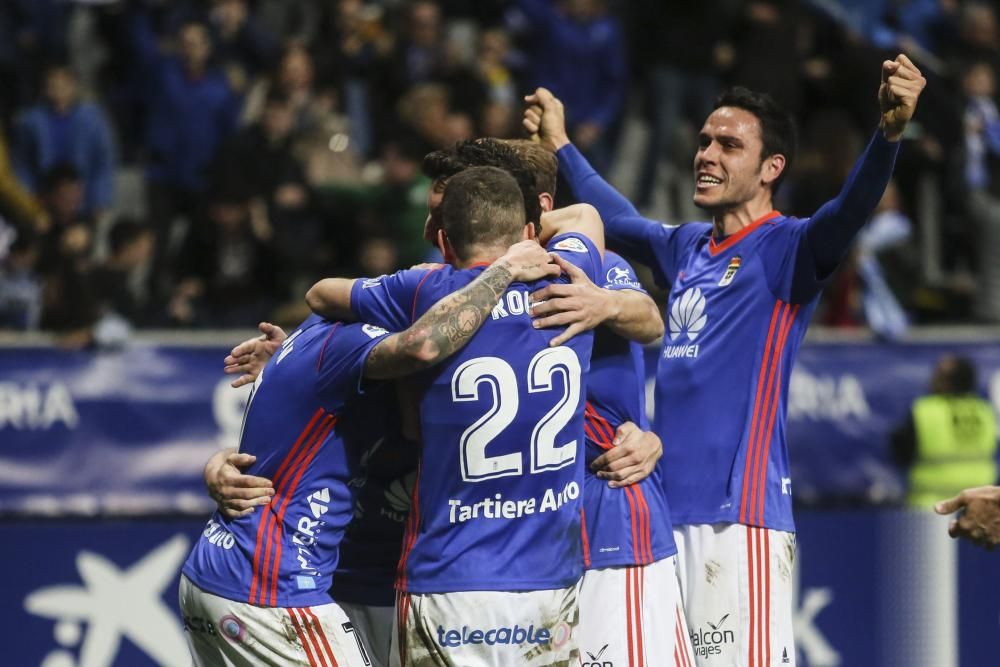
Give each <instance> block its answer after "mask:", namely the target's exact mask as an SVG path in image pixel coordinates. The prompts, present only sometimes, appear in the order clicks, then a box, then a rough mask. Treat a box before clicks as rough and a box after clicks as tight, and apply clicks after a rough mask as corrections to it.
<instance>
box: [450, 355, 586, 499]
mask: <svg viewBox="0 0 1000 667" xmlns="http://www.w3.org/2000/svg"><path fill="white" fill-rule="evenodd" d="M557 373H558V374H561V375H562V376H563V383H562V384H563V393H562V396H561V397H560V398H559V400H558V401H556V404H555V405H554V406H553V407H552V409H551V410H549V411H548V412H547V413H546V414H545V416H543V417H542V418H541V419H540V420H539V421H538V423H537V424H535V427H534V429H533V430H532V432H531V461H530V464H531V472H532V473H537V472H542V471H544V470H558V469H559V468H563V467H565V466H568V465H570V464H572V463H573V462H574V461H575V460H576V446H577V441H576V440H571V441H570V442H567V443H563V444H561V445H557V444H556V436H557V435H558V434H559V432H560V431H562V429H563V428H565V427H566V425H567V424H568V423H569V421H570V420H571V419H572V418H573V415H574V414H575V413H576V409H577V406H578V405H579V403H580V360H579V359H578V358H577V356H576V353H575V352H574V351H573V350H572V349H570V348H568V347H552V348H548V349H545V350H542V351H541V352H539V353H538V354H536V355H535V357H534V358H533V359H532V360H531V363H530V364H529V366H528V393H529V394H534V393H538V392H548V391H553V390H554V386H553V378H554V376H555V375H556V374H557ZM481 391H489V392H490V393H491V394H492V398H493V405H492V407H491V408H490V409H489V410H488V411H487V412H486V414H484V415H483V416H482V417H480V418H479V419H477V420H476V421H475V422H474V423H473V424H472V425H471V426H469V428H467V429H465V432H464V433H462V439H461V442H460V450H459V451H460V457H461V464H462V479H463V480H465V481H466V482H479V481H482V480H485V479H493V478H496V477H507V476H509V475H521V474H523V472H524V470H523V462H522V458H521V454H520V452H512V453H510V454H502V455H499V456H487V455H486V447H487V446H488V445H489V444H490V443H491V442H492V441H493V440H494V439H495V438H496V437H497V436H498V435H500V433H501V432H503V430H504V429H506V428H507V427H508V426H510V424H511V422H513V421H514V418H515V417H516V416H517V410H518V407H519V402H520V398H519V396H520V393H519V392H518V388H517V376H516V375H515V374H514V369H513V368H511V366H510V364H508V363H507V362H506V361H504V360H503V359H500V358H499V357H477V358H475V359H470V360H469V361H467V362H465V363H464V364H462V365H461V366H459V367H458V369H457V370H456V371H455V374H454V375H453V376H452V378H451V396H452V400H453V401H454V402H456V403H457V402H463V401H477V400H479V398H480V392H481Z"/></svg>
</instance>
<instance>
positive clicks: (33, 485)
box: [0, 341, 1000, 516]
mask: <svg viewBox="0 0 1000 667" xmlns="http://www.w3.org/2000/svg"><path fill="white" fill-rule="evenodd" d="M226 342H227V343H228V342H230V341H226ZM234 342H235V341H234ZM227 351H228V348H226V347H221V346H220V347H203V348H202V347H179V346H164V345H142V344H139V345H134V346H131V347H129V348H126V349H125V350H121V351H113V352H67V351H63V350H57V349H52V348H2V347H0V513H3V514H10V513H31V514H34V515H39V514H41V515H55V516H58V515H63V514H66V513H76V514H84V515H93V514H143V513H173V512H181V513H191V512H203V511H206V510H207V509H208V507H209V504H208V499H207V498H206V497H205V494H204V491H203V487H202V483H201V470H202V467H203V465H204V462H205V461H206V460H207V459H208V457H209V456H211V454H212V453H213V452H214V451H216V450H217V448H218V447H225V446H233V445H235V444H236V442H237V439H238V434H239V429H240V424H241V421H242V415H243V407H244V405H245V402H246V397H247V395H248V390H247V389H245V388H244V389H240V390H234V389H232V388H230V387H229V381H230V379H231V378H228V377H226V376H224V375H223V374H222V373H221V367H222V359H223V358H224V356H225V354H226V353H227ZM945 353H957V354H963V355H966V356H968V357H969V358H971V359H972V360H973V361H974V362H975V364H976V366H977V368H978V370H979V378H980V385H981V390H982V392H983V394H984V395H985V396H990V397H991V398H992V400H993V402H994V404H995V405H998V406H1000V341H995V342H989V343H983V342H976V343H961V342H956V343H907V344H892V345H884V344H878V343H854V344H843V343H808V344H806V345H804V346H803V347H802V349H801V351H800V353H799V359H798V363H797V365H796V368H795V373H794V374H793V376H792V381H791V391H790V394H789V401H788V434H789V442H790V446H791V464H792V473H793V474H792V480H793V484H794V487H793V492H794V494H795V497H796V498H797V500H799V501H800V502H807V503H811V502H818V501H822V500H824V499H830V498H836V499H843V498H850V499H858V500H868V501H873V502H883V501H887V500H893V499H897V498H899V497H901V495H902V492H903V477H902V475H901V474H900V471H898V470H897V469H896V468H895V467H894V466H893V464H892V461H891V458H890V456H889V434H890V433H891V431H892V430H893V428H895V426H897V425H898V424H899V423H901V421H902V420H904V419H906V418H907V415H908V411H909V405H910V403H911V401H912V400H913V399H914V398H915V397H917V396H918V395H920V394H921V393H923V392H924V391H925V389H926V387H927V384H928V381H929V379H930V374H931V370H932V368H933V366H934V363H935V362H936V361H937V359H938V358H939V357H940V356H941V355H942V354H945ZM657 354H658V350H657V349H656V348H650V349H649V350H648V357H647V360H648V363H647V373H648V374H649V375H650V382H651V381H652V374H653V372H654V369H655V363H656V355H657ZM648 393H649V395H650V396H651V395H652V392H651V391H649V392H648ZM650 407H652V406H650Z"/></svg>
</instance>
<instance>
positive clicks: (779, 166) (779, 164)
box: [760, 153, 785, 185]
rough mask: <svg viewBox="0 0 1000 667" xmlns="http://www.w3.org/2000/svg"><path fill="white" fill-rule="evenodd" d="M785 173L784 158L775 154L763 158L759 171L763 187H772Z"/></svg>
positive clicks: (779, 154)
mask: <svg viewBox="0 0 1000 667" xmlns="http://www.w3.org/2000/svg"><path fill="white" fill-rule="evenodd" d="M784 171H785V156H784V155H782V154H781V153H775V154H774V155H769V156H767V157H766V158H764V164H762V165H761V169H760V180H761V182H762V183H763V184H764V185H772V184H773V183H774V182H775V181H776V180H778V177H779V176H781V174H782V173H783V172H784Z"/></svg>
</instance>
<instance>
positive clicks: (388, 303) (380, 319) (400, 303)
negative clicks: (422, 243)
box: [351, 269, 433, 331]
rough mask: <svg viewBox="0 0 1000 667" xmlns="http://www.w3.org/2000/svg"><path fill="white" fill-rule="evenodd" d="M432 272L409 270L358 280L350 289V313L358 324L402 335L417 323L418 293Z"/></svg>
mask: <svg viewBox="0 0 1000 667" xmlns="http://www.w3.org/2000/svg"><path fill="white" fill-rule="evenodd" d="M432 272H433V269H432V270H427V269H407V270H406V271H397V272H396V273H393V274H391V275H385V276H379V277H378V278H363V279H361V278H359V279H358V280H356V281H354V287H353V288H351V310H352V311H353V312H354V315H355V317H357V318H358V320H359V321H362V322H371V323H372V324H376V325H378V326H380V327H384V328H386V329H388V330H389V331H402V330H403V329H405V328H407V327H408V326H410V324H412V323H413V320H414V319H416V318H415V302H416V297H417V292H418V291H419V289H420V285H421V284H422V283H423V281H424V280H426V278H427V276H429V275H430V274H431V273H432Z"/></svg>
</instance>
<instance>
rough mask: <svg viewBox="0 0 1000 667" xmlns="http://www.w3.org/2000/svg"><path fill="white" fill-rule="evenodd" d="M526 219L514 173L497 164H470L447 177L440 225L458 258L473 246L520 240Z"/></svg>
mask: <svg viewBox="0 0 1000 667" xmlns="http://www.w3.org/2000/svg"><path fill="white" fill-rule="evenodd" d="M525 224H527V221H526V220H525V218H524V197H523V196H522V195H521V188H520V187H518V183H517V181H516V180H514V177H513V176H511V175H510V174H509V173H507V172H506V171H504V170H503V169H499V168H497V167H469V168H467V169H464V170H463V171H461V172H459V173H457V174H455V175H454V176H452V177H451V178H450V179H449V180H448V187H447V188H445V191H444V196H443V197H442V199H441V228H442V229H444V232H445V234H447V235H448V240H449V241H450V242H451V245H452V247H453V248H454V249H455V253H456V254H457V255H458V257H459V259H463V260H465V259H469V257H471V256H472V250H473V249H474V248H476V247H480V248H496V247H501V246H504V247H506V246H509V245H512V244H514V243H517V242H518V241H520V240H521V234H522V232H523V229H524V225H525Z"/></svg>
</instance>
